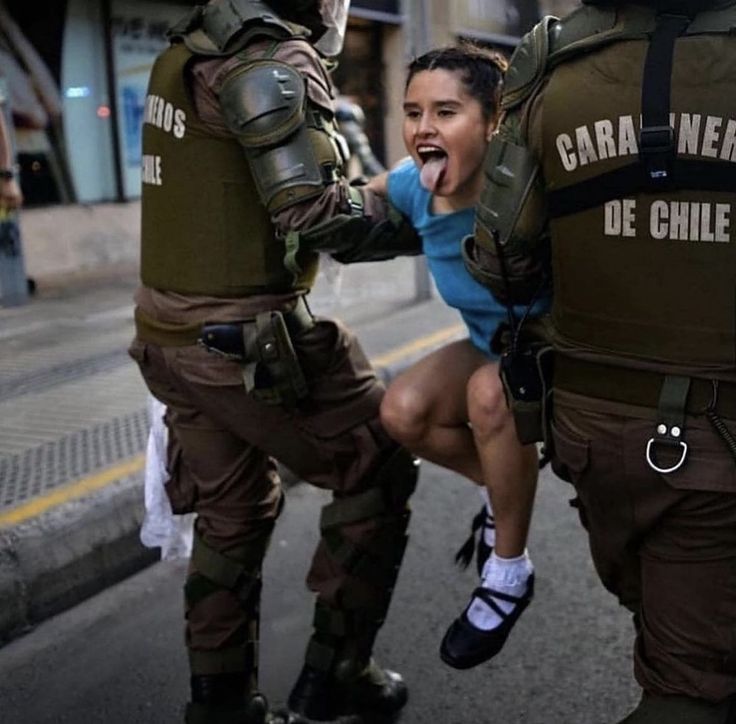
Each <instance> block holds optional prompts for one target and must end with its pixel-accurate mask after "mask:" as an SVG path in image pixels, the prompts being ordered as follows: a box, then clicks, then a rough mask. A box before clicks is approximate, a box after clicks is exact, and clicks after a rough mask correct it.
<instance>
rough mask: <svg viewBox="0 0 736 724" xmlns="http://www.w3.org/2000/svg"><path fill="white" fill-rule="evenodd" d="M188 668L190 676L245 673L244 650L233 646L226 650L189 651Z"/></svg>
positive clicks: (245, 654)
mask: <svg viewBox="0 0 736 724" xmlns="http://www.w3.org/2000/svg"><path fill="white" fill-rule="evenodd" d="M188 653H189V668H190V671H191V672H192V674H195V675H207V674H236V673H240V672H245V671H247V666H248V654H247V651H246V648H244V647H242V646H234V647H232V648H228V649H216V650H214V651H201V650H198V649H189V651H188Z"/></svg>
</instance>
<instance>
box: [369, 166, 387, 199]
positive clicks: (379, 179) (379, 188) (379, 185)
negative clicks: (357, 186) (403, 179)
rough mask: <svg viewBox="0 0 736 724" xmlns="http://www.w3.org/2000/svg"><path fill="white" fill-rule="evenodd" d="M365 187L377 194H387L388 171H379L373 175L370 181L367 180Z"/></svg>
mask: <svg viewBox="0 0 736 724" xmlns="http://www.w3.org/2000/svg"><path fill="white" fill-rule="evenodd" d="M365 188H367V189H368V190H369V191H372V192H373V193H374V194H378V195H379V196H388V171H384V172H383V173H379V174H378V176H374V177H373V178H372V179H371V180H370V181H368V183H367V184H366V185H365Z"/></svg>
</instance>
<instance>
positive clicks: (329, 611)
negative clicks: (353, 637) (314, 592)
mask: <svg viewBox="0 0 736 724" xmlns="http://www.w3.org/2000/svg"><path fill="white" fill-rule="evenodd" d="M312 624H313V626H314V629H315V631H321V632H322V633H326V634H330V635H332V636H338V637H341V638H344V637H345V636H347V635H348V634H349V633H351V629H352V626H351V621H350V617H349V615H348V614H347V613H346V612H345V611H340V610H338V609H336V608H332V607H331V606H328V605H327V604H325V603H322V602H321V601H317V604H316V605H315V607H314V620H313V622H312Z"/></svg>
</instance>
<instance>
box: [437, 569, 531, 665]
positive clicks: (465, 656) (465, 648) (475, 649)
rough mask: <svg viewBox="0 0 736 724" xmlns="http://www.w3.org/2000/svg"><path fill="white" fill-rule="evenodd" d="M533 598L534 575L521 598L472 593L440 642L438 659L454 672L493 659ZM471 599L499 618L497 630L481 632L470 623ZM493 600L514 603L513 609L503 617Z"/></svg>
mask: <svg viewBox="0 0 736 724" xmlns="http://www.w3.org/2000/svg"><path fill="white" fill-rule="evenodd" d="M533 595H534V574H533V573H532V574H531V575H530V576H529V580H528V581H527V585H526V592H525V593H524V595H523V596H510V595H509V594H507V593H501V591H495V590H493V589H492V588H484V587H483V586H478V588H476V589H475V591H473V598H471V599H470V603H469V604H468V605H467V607H466V608H465V610H464V611H463V612H462V614H461V615H460V616H459V617H458V618H456V619H455V620H454V621H453V622H452V623H451V624H450V628H448V629H447V632H446V633H445V635H444V638H443V639H442V643H441V644H440V658H441V659H442V661H444V662H445V663H446V664H447V665H448V666H452V667H453V668H454V669H472V668H473V667H474V666H478V664H482V663H483V662H485V661H488V660H489V659H492V658H493V657H494V656H495V655H496V654H497V653H498V652H499V651H500V650H501V649H502V648H503V645H504V644H505V643H506V639H507V638H508V636H509V634H510V633H511V629H512V628H513V627H514V624H515V623H516V621H517V619H518V618H519V616H521V614H522V612H523V611H524V609H525V608H526V607H527V606H528V605H529V603H530V601H531V600H532V596H533ZM474 598H479V599H481V600H482V601H484V602H485V603H486V604H487V605H488V606H489V607H490V608H492V609H493V610H494V611H495V612H496V613H497V614H498V616H499V617H500V618H501V623H500V624H499V625H498V626H496V628H494V629H491V630H490V631H484V630H483V629H479V628H478V627H477V626H473V624H472V623H470V621H469V619H468V610H469V609H470V606H472V605H473V599H474ZM494 599H496V600H501V601H508V602H509V603H513V604H514V607H513V609H511V611H510V612H509V613H506V612H505V611H504V610H503V609H502V608H501V607H500V606H499V605H498V603H496V600H494Z"/></svg>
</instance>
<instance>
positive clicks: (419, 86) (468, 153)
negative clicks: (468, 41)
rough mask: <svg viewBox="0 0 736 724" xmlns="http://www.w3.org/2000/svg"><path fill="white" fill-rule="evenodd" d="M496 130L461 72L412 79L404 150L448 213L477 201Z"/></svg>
mask: <svg viewBox="0 0 736 724" xmlns="http://www.w3.org/2000/svg"><path fill="white" fill-rule="evenodd" d="M494 126H495V122H494V119H488V118H486V117H485V116H484V115H483V108H482V106H481V104H480V102H479V101H478V100H477V99H475V98H474V97H473V96H471V95H470V93H469V92H468V90H467V88H466V86H465V84H464V83H463V80H462V75H461V72H460V71H450V70H444V69H441V68H437V69H436V70H423V71H420V72H418V73H417V74H416V75H414V76H413V77H412V79H411V81H410V82H409V85H408V87H407V89H406V94H405V96H404V126H403V135H404V143H405V144H406V149H407V151H408V152H409V154H410V155H411V157H412V158H413V159H414V162H415V163H416V164H417V167H418V168H419V169H420V172H421V180H422V185H423V186H424V187H425V188H426V189H427V190H428V191H430V192H431V193H433V194H434V195H435V196H437V197H440V198H443V199H444V200H445V201H446V202H447V203H448V204H449V206H450V207H451V208H455V209H457V208H466V207H468V206H472V205H473V204H475V202H476V201H477V200H478V197H479V194H480V190H481V186H482V180H483V176H482V169H483V157H484V155H485V149H486V145H487V143H488V141H489V140H490V138H491V134H492V133H493V128H494Z"/></svg>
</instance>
